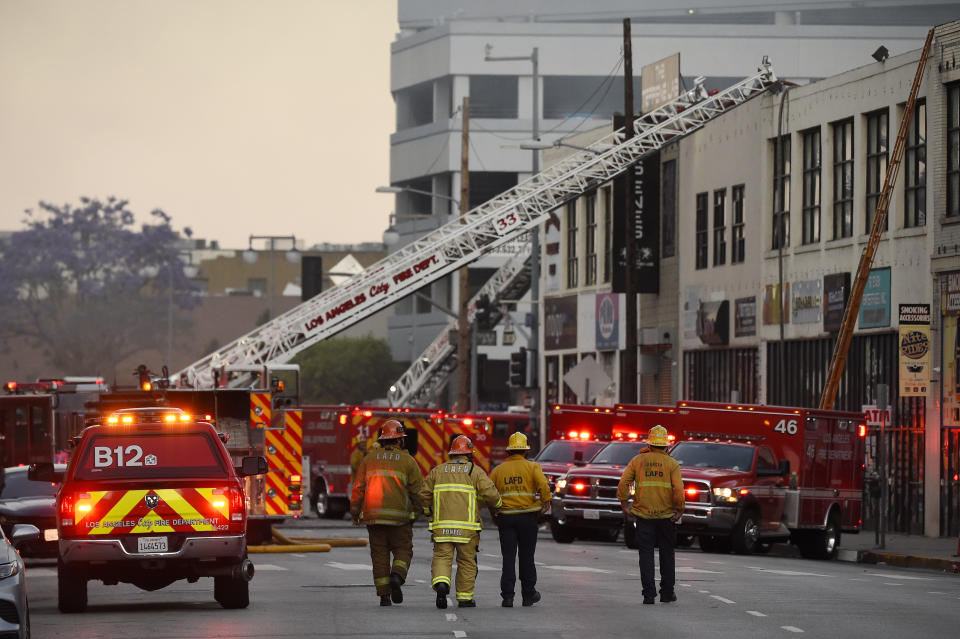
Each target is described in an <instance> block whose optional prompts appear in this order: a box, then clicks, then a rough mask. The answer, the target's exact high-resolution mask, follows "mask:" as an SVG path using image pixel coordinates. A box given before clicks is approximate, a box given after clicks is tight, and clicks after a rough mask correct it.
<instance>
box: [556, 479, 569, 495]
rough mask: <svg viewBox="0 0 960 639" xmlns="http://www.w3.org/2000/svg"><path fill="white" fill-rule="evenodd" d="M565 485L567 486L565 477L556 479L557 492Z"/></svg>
mask: <svg viewBox="0 0 960 639" xmlns="http://www.w3.org/2000/svg"><path fill="white" fill-rule="evenodd" d="M566 487H567V480H566V479H563V478H560V479H558V480H557V492H560V491H561V490H563V489H564V488H566Z"/></svg>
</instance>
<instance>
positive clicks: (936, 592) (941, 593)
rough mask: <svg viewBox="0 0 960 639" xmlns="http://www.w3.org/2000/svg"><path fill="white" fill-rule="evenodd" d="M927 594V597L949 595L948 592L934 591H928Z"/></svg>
mask: <svg viewBox="0 0 960 639" xmlns="http://www.w3.org/2000/svg"><path fill="white" fill-rule="evenodd" d="M927 594H928V595H948V594H950V593H948V592H938V591H936V590H931V591H929V592H928V593H927Z"/></svg>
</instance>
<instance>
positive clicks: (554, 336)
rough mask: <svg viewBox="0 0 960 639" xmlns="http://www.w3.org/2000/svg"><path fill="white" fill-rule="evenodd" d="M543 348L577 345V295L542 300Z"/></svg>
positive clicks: (550, 349)
mask: <svg viewBox="0 0 960 639" xmlns="http://www.w3.org/2000/svg"><path fill="white" fill-rule="evenodd" d="M543 324H544V326H543V348H544V350H548V351H555V350H560V349H565V348H576V347H577V296H576V295H567V296H566V297H546V298H544V300H543Z"/></svg>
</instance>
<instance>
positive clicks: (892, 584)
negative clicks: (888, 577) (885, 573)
mask: <svg viewBox="0 0 960 639" xmlns="http://www.w3.org/2000/svg"><path fill="white" fill-rule="evenodd" d="M883 585H884V586H902V585H903V584H896V583H893V582H892V581H885V582H883Z"/></svg>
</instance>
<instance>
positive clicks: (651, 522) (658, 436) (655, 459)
mask: <svg viewBox="0 0 960 639" xmlns="http://www.w3.org/2000/svg"><path fill="white" fill-rule="evenodd" d="M667 443H668V442H667V429H666V428H664V427H663V426H654V427H653V428H651V429H650V433H649V435H648V437H647V445H648V448H645V449H643V450H642V451H640V454H638V455H637V456H636V457H634V458H633V459H631V460H630V463H629V464H627V467H626V468H625V469H624V471H623V475H622V476H621V477H620V484H619V486H618V487H617V496H618V497H619V498H620V507H621V508H622V509H623V512H625V513H626V514H627V515H628V516H630V515H632V516H634V517H636V520H637V547H638V549H639V551H640V582H641V583H642V585H643V603H645V604H652V603H655V602H656V595H657V584H656V579H655V577H656V575H655V572H654V566H653V548H654V546H655V545H656V546H659V547H660V602H661V603H669V602H671V601H676V600H677V595H676V591H675V586H676V562H675V557H674V545H675V544H676V540H677V531H676V527H675V523H676V522H677V521H679V519H680V516H681V515H682V514H683V508H684V497H683V480H682V478H681V477H680V464H678V463H677V461H676V460H675V459H673V458H672V457H670V455H669V454H667V451H666V448H667ZM631 486H633V487H634V490H635V493H634V496H633V505H632V506H631V505H629V502H628V500H629V497H630V487H631Z"/></svg>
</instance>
